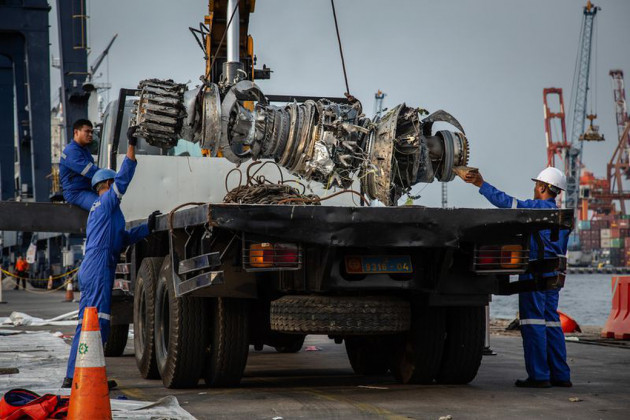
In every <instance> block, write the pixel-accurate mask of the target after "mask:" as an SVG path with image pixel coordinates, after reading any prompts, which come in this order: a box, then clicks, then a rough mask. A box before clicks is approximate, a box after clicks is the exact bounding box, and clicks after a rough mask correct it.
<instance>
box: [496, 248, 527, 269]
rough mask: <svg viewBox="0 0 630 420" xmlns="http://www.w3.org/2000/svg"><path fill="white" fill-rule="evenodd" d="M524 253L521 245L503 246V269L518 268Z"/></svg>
mask: <svg viewBox="0 0 630 420" xmlns="http://www.w3.org/2000/svg"><path fill="white" fill-rule="evenodd" d="M522 251H523V247H522V246H521V245H503V246H502V247H501V268H518V265H519V263H520V262H521V252H522Z"/></svg>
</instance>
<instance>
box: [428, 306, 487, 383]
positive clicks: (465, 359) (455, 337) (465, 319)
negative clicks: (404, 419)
mask: <svg viewBox="0 0 630 420" xmlns="http://www.w3.org/2000/svg"><path fill="white" fill-rule="evenodd" d="M485 330H486V314H485V310H484V307H483V306H480V307H468V308H447V312H446V342H445V344H444V354H443V356H442V366H441V367H440V371H439V373H438V375H437V378H436V379H437V381H438V383H441V384H467V383H468V382H470V381H472V380H473V379H474V378H475V376H476V375H477V371H478V370H479V365H480V364H481V358H482V355H483V345H484V341H485Z"/></svg>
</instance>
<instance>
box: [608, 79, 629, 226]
mask: <svg viewBox="0 0 630 420" xmlns="http://www.w3.org/2000/svg"><path fill="white" fill-rule="evenodd" d="M610 76H611V77H612V87H613V98H614V100H615V114H616V117H617V133H618V134H619V143H618V144H617V147H616V148H615V151H614V152H613V155H612V157H611V158H610V162H608V165H607V171H606V172H607V173H606V175H607V178H608V182H609V183H610V194H611V198H612V199H613V200H618V201H619V208H620V209H621V213H622V214H626V203H625V202H626V200H630V191H626V190H624V186H623V179H624V178H625V179H626V180H627V179H630V118H629V117H628V112H627V105H626V91H625V87H624V82H623V71H621V70H611V71H610Z"/></svg>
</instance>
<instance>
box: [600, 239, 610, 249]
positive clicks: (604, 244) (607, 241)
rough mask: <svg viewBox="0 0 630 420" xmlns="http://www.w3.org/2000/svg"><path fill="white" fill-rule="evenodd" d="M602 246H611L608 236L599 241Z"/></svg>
mask: <svg viewBox="0 0 630 420" xmlns="http://www.w3.org/2000/svg"><path fill="white" fill-rule="evenodd" d="M600 243H601V247H602V248H612V243H611V240H610V238H602V240H601V241H600Z"/></svg>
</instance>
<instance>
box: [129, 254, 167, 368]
mask: <svg viewBox="0 0 630 420" xmlns="http://www.w3.org/2000/svg"><path fill="white" fill-rule="evenodd" d="M163 260H164V258H153V257H152V258H144V259H143V260H142V263H141V264H140V269H139V270H138V275H137V276H136V284H135V288H134V296H133V330H134V334H133V348H134V351H135V355H136V365H138V370H139V371H140V375H141V376H142V377H143V378H144V379H159V378H160V372H158V368H157V364H156V362H155V341H154V340H153V337H154V332H153V330H154V323H155V285H156V283H157V279H158V275H159V273H160V268H161V267H162V261H163Z"/></svg>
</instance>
